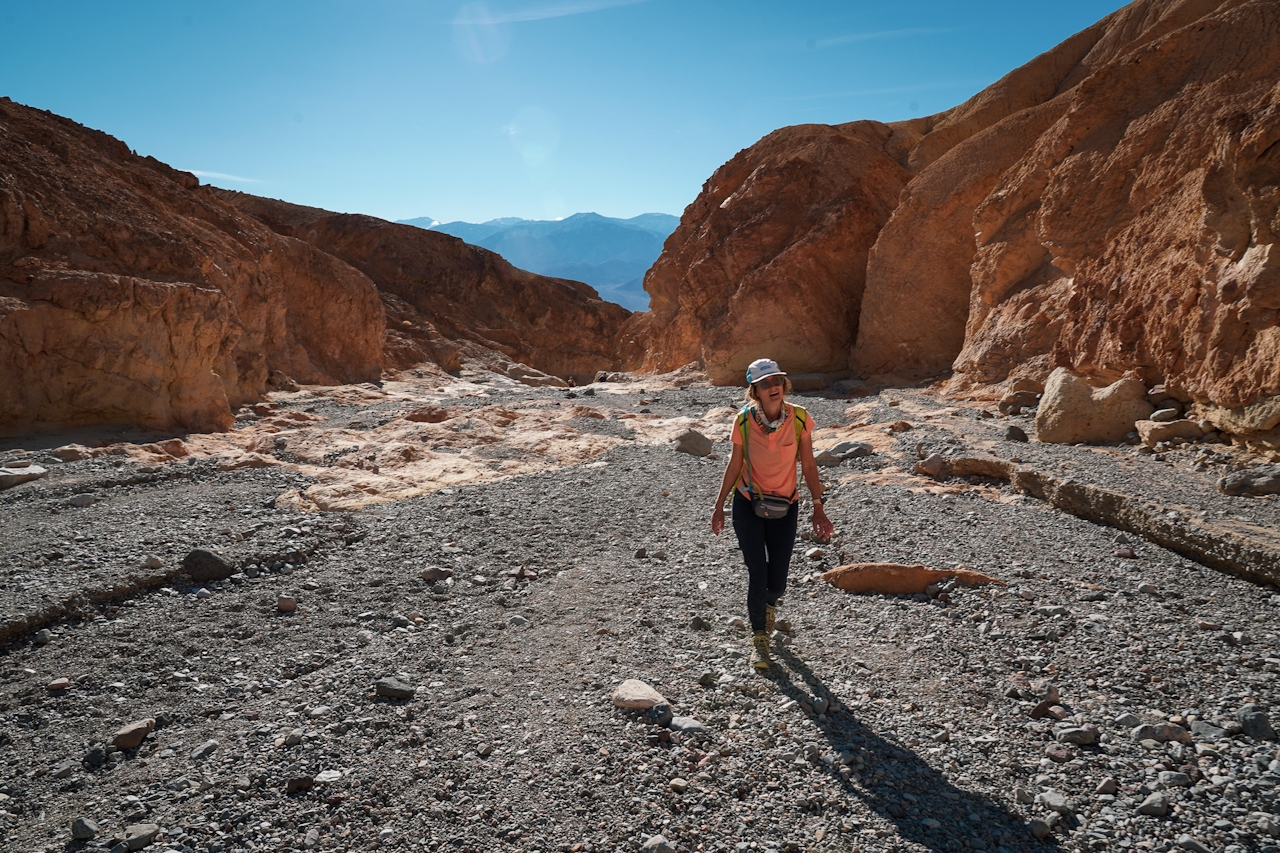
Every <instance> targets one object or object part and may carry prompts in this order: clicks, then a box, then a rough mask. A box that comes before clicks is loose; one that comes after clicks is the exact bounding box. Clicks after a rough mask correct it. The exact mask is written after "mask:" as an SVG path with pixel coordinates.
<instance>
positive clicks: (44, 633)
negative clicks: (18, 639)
mask: <svg viewBox="0 0 1280 853" xmlns="http://www.w3.org/2000/svg"><path fill="white" fill-rule="evenodd" d="M31 642H33V643H35V644H36V645H37V646H47V645H49V643H51V642H53V632H52V631H50V630H49V629H48V628H41V629H40V630H39V631H36V633H35V636H33V637H32V638H31Z"/></svg>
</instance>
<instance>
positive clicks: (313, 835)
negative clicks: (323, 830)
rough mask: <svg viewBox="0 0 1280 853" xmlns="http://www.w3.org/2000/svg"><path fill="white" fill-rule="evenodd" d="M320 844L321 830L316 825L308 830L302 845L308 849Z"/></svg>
mask: <svg viewBox="0 0 1280 853" xmlns="http://www.w3.org/2000/svg"><path fill="white" fill-rule="evenodd" d="M319 845H320V830H318V829H316V828H315V827H314V826H313V827H311V828H310V829H308V830H307V835H306V837H305V838H303V839H302V846H303V848H305V849H307V850H314V849H315V848H316V847H318V846H319Z"/></svg>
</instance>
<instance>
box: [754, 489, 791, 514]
mask: <svg viewBox="0 0 1280 853" xmlns="http://www.w3.org/2000/svg"><path fill="white" fill-rule="evenodd" d="M751 509H752V510H754V511H755V514H756V515H758V516H760V517H761V518H786V517H787V513H789V512H791V500H790V499H789V498H784V497H782V496H781V495H766V494H760V495H757V496H755V497H753V498H751Z"/></svg>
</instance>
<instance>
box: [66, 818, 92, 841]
mask: <svg viewBox="0 0 1280 853" xmlns="http://www.w3.org/2000/svg"><path fill="white" fill-rule="evenodd" d="M97 834H98V824H97V823H96V822H95V821H93V820H92V819H90V818H87V817H78V818H76V819H75V820H73V821H71V837H72V838H73V839H75V840H76V841H88V840H89V839H91V838H93V837H94V836H95V835H97Z"/></svg>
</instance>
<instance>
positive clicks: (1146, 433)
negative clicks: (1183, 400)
mask: <svg viewBox="0 0 1280 853" xmlns="http://www.w3.org/2000/svg"><path fill="white" fill-rule="evenodd" d="M1134 428H1135V429H1136V430H1137V431H1138V437H1139V438H1141V439H1142V443H1143V444H1145V445H1146V446H1147V447H1155V446H1156V445H1157V444H1159V443H1161V442H1163V441H1174V440H1175V439H1179V438H1182V439H1187V440H1189V441H1194V440H1196V439H1199V438H1203V437H1204V430H1203V429H1201V428H1200V424H1198V423H1196V422H1195V421H1191V420H1185V419H1182V420H1171V421H1168V422H1166V423H1160V422H1158V421H1156V420H1154V419H1152V420H1145V421H1138V422H1137V423H1136V424H1134Z"/></svg>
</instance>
